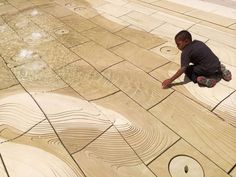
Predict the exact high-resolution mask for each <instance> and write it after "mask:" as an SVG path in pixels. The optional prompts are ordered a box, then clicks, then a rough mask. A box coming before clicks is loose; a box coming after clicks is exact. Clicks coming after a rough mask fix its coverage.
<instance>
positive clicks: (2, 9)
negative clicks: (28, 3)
mask: <svg viewBox="0 0 236 177" xmlns="http://www.w3.org/2000/svg"><path fill="white" fill-rule="evenodd" d="M17 11H18V10H17V9H16V8H15V7H13V6H12V5H10V4H4V5H2V6H0V15H3V14H4V15H5V14H11V13H16V12H17Z"/></svg>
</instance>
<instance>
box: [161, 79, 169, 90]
mask: <svg viewBox="0 0 236 177" xmlns="http://www.w3.org/2000/svg"><path fill="white" fill-rule="evenodd" d="M170 84H171V80H170V79H166V80H164V81H163V82H162V88H164V89H165V88H168V87H170Z"/></svg>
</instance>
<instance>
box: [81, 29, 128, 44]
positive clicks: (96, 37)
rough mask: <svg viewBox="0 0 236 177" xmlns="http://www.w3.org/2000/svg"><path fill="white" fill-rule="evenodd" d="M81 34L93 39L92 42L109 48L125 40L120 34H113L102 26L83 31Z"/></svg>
mask: <svg viewBox="0 0 236 177" xmlns="http://www.w3.org/2000/svg"><path fill="white" fill-rule="evenodd" d="M81 34H83V35H84V36H86V37H88V38H89V39H91V40H93V41H94V42H96V43H98V44H100V45H101V46H103V47H105V48H111V47H114V46H116V45H119V44H121V43H124V42H125V41H126V40H125V39H122V38H121V37H120V36H118V35H115V34H113V33H111V32H109V31H107V30H104V29H103V28H100V27H97V28H93V29H91V30H88V31H84V32H82V33H81Z"/></svg>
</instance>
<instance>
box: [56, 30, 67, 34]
mask: <svg viewBox="0 0 236 177" xmlns="http://www.w3.org/2000/svg"><path fill="white" fill-rule="evenodd" d="M55 33H56V34H59V35H63V34H68V33H69V30H67V29H59V30H56V31H55Z"/></svg>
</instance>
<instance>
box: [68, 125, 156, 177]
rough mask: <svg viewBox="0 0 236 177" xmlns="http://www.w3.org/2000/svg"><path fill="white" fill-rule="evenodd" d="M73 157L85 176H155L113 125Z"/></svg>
mask: <svg viewBox="0 0 236 177" xmlns="http://www.w3.org/2000/svg"><path fill="white" fill-rule="evenodd" d="M73 157H74V158H75V159H76V161H77V163H78V164H79V166H80V167H81V168H82V170H83V171H84V172H85V174H86V176H87V177H92V176H96V177H104V176H122V177H128V176H137V177H144V176H145V177H154V176H155V175H154V174H153V173H152V172H151V171H150V170H149V169H148V168H147V167H146V166H145V165H144V164H143V163H142V161H141V160H140V159H139V158H138V156H137V155H136V154H135V153H134V152H133V150H132V149H131V148H130V146H129V145H128V144H127V143H126V142H125V141H124V139H123V138H122V136H121V135H120V134H119V132H118V131H117V130H116V129H115V128H114V127H112V128H110V129H109V130H108V131H106V132H105V133H104V134H103V135H102V136H100V137H99V138H98V139H96V140H95V141H94V142H92V143H91V144H90V145H89V146H87V147H86V148H85V149H83V150H82V151H80V152H78V153H76V154H73ZM88 164H90V165H88Z"/></svg>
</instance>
